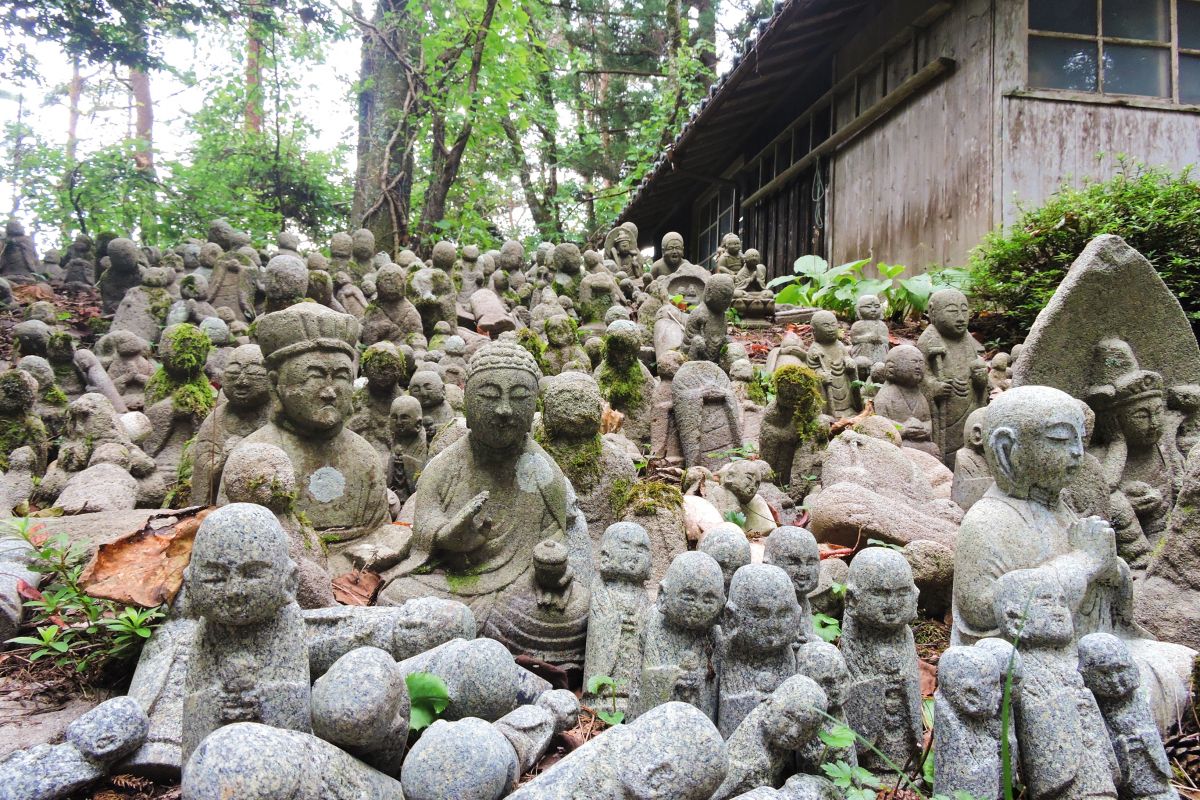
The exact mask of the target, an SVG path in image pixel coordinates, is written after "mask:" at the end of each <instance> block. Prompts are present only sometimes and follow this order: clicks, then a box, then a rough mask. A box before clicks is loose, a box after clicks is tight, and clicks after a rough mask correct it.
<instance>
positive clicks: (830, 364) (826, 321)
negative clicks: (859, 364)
mask: <svg viewBox="0 0 1200 800" xmlns="http://www.w3.org/2000/svg"><path fill="white" fill-rule="evenodd" d="M812 330H813V343H812V347H810V348H808V356H807V359H808V366H809V368H810V369H812V370H814V371H815V372H816V373H817V374H818V375H820V376H821V383H822V391H823V393H824V395H825V413H826V414H829V415H830V416H832V417H834V418H837V417H852V416H854V415H855V414H856V413H857V412H858V409H859V405H860V402H861V401H860V398H859V397H858V393H857V391H856V390H855V388H854V385H853V384H854V381H855V380H857V377H858V376H857V372H856V366H855V362H854V359H853V358H852V357H851V356H850V351H849V350H848V349H847V348H846V346H845V345H844V344H842V334H841V330H840V329H839V327H838V321H837V317H835V316H834V315H833V312H832V311H818V312H817V313H815V314H813V317H812Z"/></svg>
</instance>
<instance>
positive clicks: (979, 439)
mask: <svg viewBox="0 0 1200 800" xmlns="http://www.w3.org/2000/svg"><path fill="white" fill-rule="evenodd" d="M986 415H987V406H980V407H979V408H977V409H975V410H974V411H972V412H971V413H970V414H968V415H967V421H966V422H964V423H963V442H964V443H966V446H967V447H969V448H971V449H972V450H974V451H975V452H976V453H979V454H981V455H982V454H983V418H984V416H986Z"/></svg>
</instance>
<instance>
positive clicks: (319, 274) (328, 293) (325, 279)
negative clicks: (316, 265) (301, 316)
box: [308, 269, 333, 306]
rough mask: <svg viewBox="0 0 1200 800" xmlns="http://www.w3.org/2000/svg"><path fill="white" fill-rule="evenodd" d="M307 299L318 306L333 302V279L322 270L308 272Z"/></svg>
mask: <svg viewBox="0 0 1200 800" xmlns="http://www.w3.org/2000/svg"><path fill="white" fill-rule="evenodd" d="M308 297H309V299H311V300H314V301H316V302H317V303H318V304H319V305H323V306H328V305H329V304H330V303H332V302H333V277H332V276H331V275H330V274H329V273H328V272H326V271H325V270H323V269H310V270H309V271H308Z"/></svg>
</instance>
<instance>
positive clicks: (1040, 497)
mask: <svg viewBox="0 0 1200 800" xmlns="http://www.w3.org/2000/svg"><path fill="white" fill-rule="evenodd" d="M983 434H984V453H985V455H986V457H987V461H988V466H989V467H990V468H991V472H992V476H993V477H994V478H995V485H994V486H992V487H991V488H990V489H988V491H987V493H986V494H984V496H983V498H982V499H980V500H979V501H978V502H977V503H975V505H973V506H972V507H971V510H970V511H968V512H967V514H966V516H965V517H963V521H962V525H961V527H960V528H959V533H958V539H957V542H956V548H955V554H954V628H953V631H952V633H951V642H952V643H953V644H971V643H973V642H975V641H976V640H978V639H981V638H983V637H987V636H997V635H1000V634H999V633H998V631H999V630H1000V628H1001V625H1002V623H1003V620H1002V619H1000V618H999V617H998V616H997V615H996V610H995V599H994V594H995V592H996V582H997V581H998V580H999V579H1000V578H1001V577H1002V576H1004V575H1005V574H1006V573H1009V572H1013V571H1015V570H1027V569H1033V568H1037V567H1041V568H1044V569H1045V570H1048V571H1050V572H1051V573H1052V574H1057V575H1058V576H1059V578H1058V579H1059V581H1060V582H1061V583H1062V587H1063V588H1064V589H1066V590H1067V591H1068V593H1069V595H1068V596H1069V598H1070V603H1071V611H1072V615H1073V617H1074V628H1075V631H1076V632H1077V633H1078V634H1079V635H1086V634H1088V633H1097V632H1105V633H1113V634H1115V635H1117V636H1119V637H1121V638H1122V639H1124V640H1125V641H1126V642H1127V644H1128V646H1129V648H1130V650H1131V652H1132V653H1133V654H1134V658H1135V659H1136V660H1137V661H1138V664H1139V667H1140V668H1141V669H1142V670H1143V671H1144V673H1145V674H1146V675H1147V679H1146V681H1145V685H1146V686H1147V688H1148V691H1149V692H1150V696H1151V706H1152V708H1153V709H1154V711H1155V717H1156V719H1157V721H1158V722H1159V724H1160V725H1162V726H1163V727H1164V728H1165V726H1166V725H1168V724H1169V721H1170V720H1172V719H1174V718H1175V712H1176V709H1177V708H1178V707H1179V705H1178V704H1179V703H1181V702H1183V697H1184V696H1185V694H1186V691H1185V690H1184V688H1183V687H1185V686H1186V685H1187V683H1186V681H1187V677H1186V676H1187V675H1188V674H1189V672H1188V671H1189V667H1188V664H1189V663H1190V659H1191V656H1192V654H1193V651H1192V650H1190V649H1188V648H1185V647H1181V646H1178V645H1171V644H1166V643H1163V642H1155V641H1153V640H1152V639H1150V637H1149V635H1148V634H1146V632H1145V631H1144V630H1142V629H1141V628H1140V627H1138V626H1137V625H1136V623H1135V622H1134V620H1133V608H1132V606H1133V585H1132V580H1131V578H1130V574H1129V568H1128V566H1127V565H1126V564H1125V562H1124V561H1122V560H1121V559H1120V558H1119V557H1118V556H1117V552H1116V537H1115V534H1114V532H1113V529H1112V527H1111V526H1110V525H1109V524H1108V523H1106V522H1104V521H1103V520H1101V519H1098V518H1094V517H1091V518H1085V519H1080V518H1078V517H1077V516H1076V515H1075V513H1074V512H1072V511H1071V510H1070V509H1069V508H1068V507H1067V506H1066V505H1065V504H1064V503H1063V501H1062V499H1061V497H1060V492H1061V490H1062V489H1063V487H1065V486H1066V485H1067V483H1068V482H1069V480H1070V478H1071V476H1072V475H1073V474H1074V472H1075V471H1076V470H1077V469H1078V467H1079V464H1080V461H1081V459H1082V456H1083V441H1082V434H1083V412H1082V411H1081V410H1080V408H1079V405H1078V404H1077V403H1076V402H1075V401H1074V400H1073V399H1072V398H1071V397H1070V395H1067V394H1066V393H1064V392H1061V391H1059V390H1057V389H1052V388H1049V387H1044V386H1020V387H1014V388H1012V389H1010V390H1008V391H1007V392H1004V393H1003V394H1001V395H1000V396H999V397H997V398H996V399H995V400H994V401H993V402H992V404H991V405H990V406H989V407H988V410H987V413H986V414H985V416H984V428H983Z"/></svg>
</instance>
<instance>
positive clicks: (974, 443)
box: [950, 406, 992, 511]
mask: <svg viewBox="0 0 1200 800" xmlns="http://www.w3.org/2000/svg"><path fill="white" fill-rule="evenodd" d="M986 412H987V407H986V406H984V407H982V408H977V409H975V410H974V411H972V412H971V413H970V414H969V415H967V421H966V422H965V423H963V427H964V428H965V430H964V432H963V446H962V447H960V448H959V449H958V453H957V454H956V455H955V457H954V484H953V486H952V487H951V489H950V499H951V500H953V501H954V502H956V503H958V505H959V507H960V508H962V510H963V511H969V510H970V508H971V506H973V505H975V503H976V502H978V501H979V498H981V497H983V495H984V493H985V492H987V490H988V488H989V487H990V486H991V485H992V471H991V469H989V468H988V465H987V459H986V458H984V455H983V416H984V414H985V413H986Z"/></svg>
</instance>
